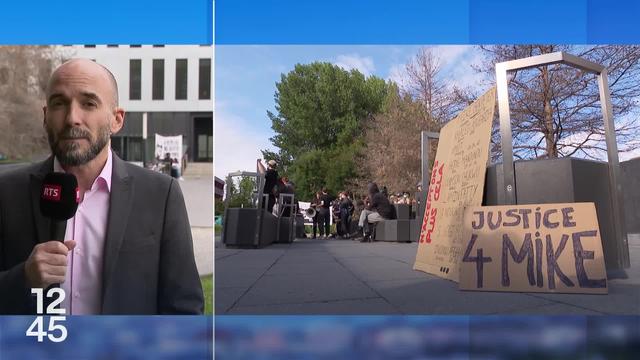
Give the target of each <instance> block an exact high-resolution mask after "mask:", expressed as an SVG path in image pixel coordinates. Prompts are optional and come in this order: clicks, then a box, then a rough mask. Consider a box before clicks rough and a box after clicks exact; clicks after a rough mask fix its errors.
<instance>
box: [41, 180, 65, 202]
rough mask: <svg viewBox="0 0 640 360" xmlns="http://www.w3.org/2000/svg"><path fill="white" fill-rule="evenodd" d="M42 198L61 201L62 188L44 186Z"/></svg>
mask: <svg viewBox="0 0 640 360" xmlns="http://www.w3.org/2000/svg"><path fill="white" fill-rule="evenodd" d="M42 188H43V190H42V198H43V199H45V200H49V201H60V196H61V193H62V186H60V185H50V184H44V186H43V187H42Z"/></svg>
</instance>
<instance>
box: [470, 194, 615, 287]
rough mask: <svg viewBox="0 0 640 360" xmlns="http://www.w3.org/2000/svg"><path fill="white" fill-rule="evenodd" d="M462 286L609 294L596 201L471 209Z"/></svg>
mask: <svg viewBox="0 0 640 360" xmlns="http://www.w3.org/2000/svg"><path fill="white" fill-rule="evenodd" d="M464 236H465V239H466V243H465V246H464V249H465V250H464V254H463V257H462V260H461V262H460V269H461V270H460V271H461V275H460V289H462V290H486V291H517V292H558V293H588V294H606V293H607V275H606V271H605V266H604V255H603V253H602V242H601V240H600V229H599V227H598V218H597V217H596V209H595V205H594V204H593V203H574V204H540V205H510V206H485V207H470V208H467V209H466V210H465V213H464Z"/></svg>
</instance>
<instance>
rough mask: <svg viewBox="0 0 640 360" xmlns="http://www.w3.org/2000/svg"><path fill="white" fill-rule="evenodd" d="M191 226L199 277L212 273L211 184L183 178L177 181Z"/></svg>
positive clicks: (200, 179) (207, 181) (199, 179)
mask: <svg viewBox="0 0 640 360" xmlns="http://www.w3.org/2000/svg"><path fill="white" fill-rule="evenodd" d="M179 184H180V189H181V190H182V194H183V195H184V202H185V205H186V207H187V214H188V215H189V223H190V224H191V236H192V237H193V251H194V255H195V258H196V266H197V267H198V273H199V274H200V275H209V274H211V273H213V182H212V180H211V178H210V177H209V178H205V177H202V178H189V177H185V179H184V180H183V181H179Z"/></svg>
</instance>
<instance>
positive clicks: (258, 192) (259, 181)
mask: <svg viewBox="0 0 640 360" xmlns="http://www.w3.org/2000/svg"><path fill="white" fill-rule="evenodd" d="M234 177H255V178H256V189H255V197H253V199H252V200H253V202H254V204H253V205H254V206H255V207H256V208H257V209H262V208H263V206H264V204H266V203H267V201H268V198H265V197H268V195H267V194H263V193H262V190H263V188H264V181H265V180H264V174H260V173H259V172H249V171H237V172H233V173H229V175H227V186H226V189H225V200H224V207H225V209H228V208H229V200H230V199H231V186H230V184H231V182H232V181H233V178H234ZM262 215H263V211H258V214H257V216H256V233H255V237H254V239H253V244H254V245H255V246H259V245H260V236H261V234H262ZM227 219H228V216H225V217H224V228H225V229H226V228H227ZM222 234H223V236H224V231H223V232H222ZM222 242H223V243H224V242H225V239H224V238H223V239H222Z"/></svg>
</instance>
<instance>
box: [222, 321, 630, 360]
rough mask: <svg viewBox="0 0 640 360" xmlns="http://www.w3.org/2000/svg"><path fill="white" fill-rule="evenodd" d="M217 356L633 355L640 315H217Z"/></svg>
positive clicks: (548, 357) (401, 357) (407, 357)
mask: <svg viewBox="0 0 640 360" xmlns="http://www.w3.org/2000/svg"><path fill="white" fill-rule="evenodd" d="M215 322H216V326H215V327H216V329H215V354H216V359H256V358H259V359H316V358H322V359H359V358H363V359H364V358H366V359H523V358H524V359H576V358H580V359H631V358H637V357H634V354H636V355H635V356H637V354H638V352H639V351H640V317H637V316H592V317H587V316H404V317H402V316H277V317H276V316H217V317H216V320H215Z"/></svg>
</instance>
